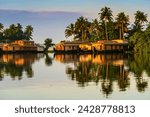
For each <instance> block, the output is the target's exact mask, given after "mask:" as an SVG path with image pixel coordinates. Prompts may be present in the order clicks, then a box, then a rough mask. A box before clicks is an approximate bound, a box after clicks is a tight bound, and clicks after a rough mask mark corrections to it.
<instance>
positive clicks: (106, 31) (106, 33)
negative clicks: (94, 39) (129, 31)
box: [105, 21, 108, 40]
mask: <svg viewBox="0 0 150 117" xmlns="http://www.w3.org/2000/svg"><path fill="white" fill-rule="evenodd" d="M105 33H106V39H107V40H108V32H107V22H106V21H105Z"/></svg>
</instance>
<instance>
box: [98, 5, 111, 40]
mask: <svg viewBox="0 0 150 117" xmlns="http://www.w3.org/2000/svg"><path fill="white" fill-rule="evenodd" d="M98 14H99V15H100V19H101V20H102V21H103V22H104V23H105V34H106V39H107V40H108V31H107V22H109V21H112V19H113V18H112V16H113V15H112V10H111V9H110V8H108V7H104V8H102V9H101V10H100V13H98Z"/></svg>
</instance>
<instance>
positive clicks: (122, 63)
mask: <svg viewBox="0 0 150 117" xmlns="http://www.w3.org/2000/svg"><path fill="white" fill-rule="evenodd" d="M127 57H128V56H127V55H123V54H96V55H94V54H83V55H77V54H55V56H54V59H55V60H56V61H59V62H62V63H73V66H72V65H70V66H69V65H68V66H67V67H66V74H67V75H68V77H69V78H71V80H75V81H76V82H77V84H78V85H79V86H80V87H85V86H88V85H90V84H91V82H94V83H96V85H98V84H99V83H101V89H102V91H103V93H104V94H106V96H108V95H109V94H111V93H112V92H113V85H114V83H117V84H118V87H119V89H120V91H125V90H126V89H127V87H128V86H129V85H130V84H129V78H128V69H126V68H127V66H126V65H127Z"/></svg>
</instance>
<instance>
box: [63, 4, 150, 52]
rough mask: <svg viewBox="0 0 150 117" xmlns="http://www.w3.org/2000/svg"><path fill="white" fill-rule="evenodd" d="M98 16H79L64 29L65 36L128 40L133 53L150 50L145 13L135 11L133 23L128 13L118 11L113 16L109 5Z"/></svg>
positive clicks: (148, 27)
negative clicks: (90, 18)
mask: <svg viewBox="0 0 150 117" xmlns="http://www.w3.org/2000/svg"><path fill="white" fill-rule="evenodd" d="M98 16H99V18H97V19H93V20H92V21H89V20H88V19H87V18H85V17H83V16H81V17H79V18H78V19H77V20H76V21H75V22H74V23H71V24H70V25H68V26H67V27H66V29H65V36H66V38H69V37H71V39H73V41H88V42H97V41H101V40H107V41H108V40H114V39H119V40H128V44H129V51H133V52H135V53H142V52H150V50H149V47H150V23H149V22H148V19H147V16H148V15H147V14H145V13H144V12H142V11H139V10H138V11H136V12H135V14H134V23H130V18H129V15H127V14H125V12H120V13H118V14H117V15H116V16H113V11H112V10H111V8H109V7H106V6H105V7H104V8H102V9H101V10H100V12H99V13H98Z"/></svg>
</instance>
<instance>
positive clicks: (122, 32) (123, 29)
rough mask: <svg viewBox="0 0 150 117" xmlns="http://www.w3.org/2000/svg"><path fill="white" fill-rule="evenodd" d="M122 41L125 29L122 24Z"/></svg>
mask: <svg viewBox="0 0 150 117" xmlns="http://www.w3.org/2000/svg"><path fill="white" fill-rule="evenodd" d="M122 39H124V29H123V23H122Z"/></svg>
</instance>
